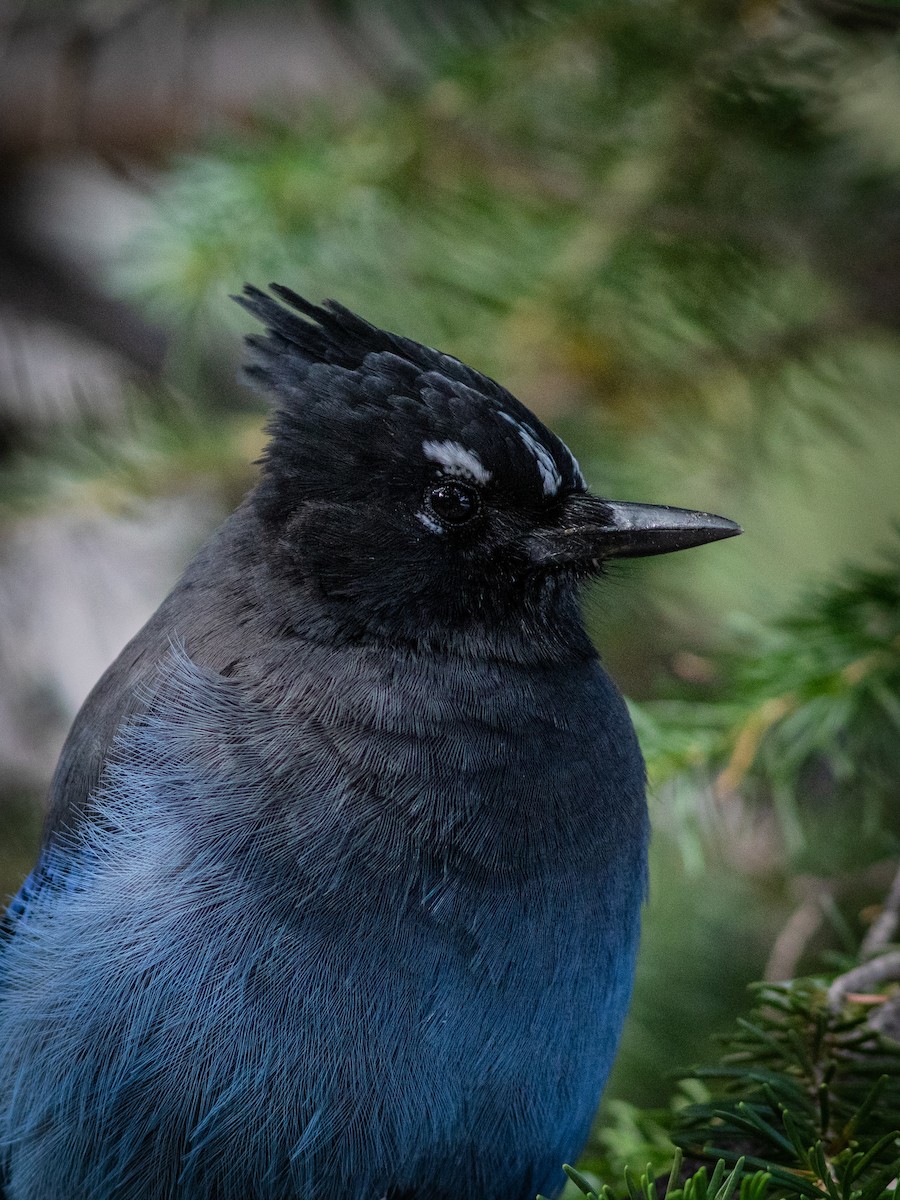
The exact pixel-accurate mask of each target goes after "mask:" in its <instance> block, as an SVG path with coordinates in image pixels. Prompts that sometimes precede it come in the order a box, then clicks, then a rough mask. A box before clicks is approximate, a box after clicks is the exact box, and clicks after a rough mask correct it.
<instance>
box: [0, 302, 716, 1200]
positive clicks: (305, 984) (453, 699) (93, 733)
mask: <svg viewBox="0 0 900 1200" xmlns="http://www.w3.org/2000/svg"><path fill="white" fill-rule="evenodd" d="M288 299H290V300H291V302H292V303H293V304H294V306H295V307H299V308H300V309H301V311H302V312H304V313H306V315H307V316H312V317H313V318H314V319H315V321H316V322H317V324H313V323H311V322H308V321H301V320H300V319H299V318H297V317H295V316H292V315H290V314H287V313H286V311H285V310H283V309H281V308H280V307H278V306H277V305H276V304H275V303H274V302H273V301H271V300H269V299H268V298H265V297H261V295H260V294H259V293H250V299H249V301H248V303H249V305H250V307H252V308H253V309H254V311H256V312H257V313H259V315H262V316H263V317H265V318H266V319H267V320H268V321H269V323H270V333H269V336H268V338H267V339H266V340H260V341H259V342H257V343H256V347H255V349H256V361H257V374H262V375H263V376H265V380H264V381H265V382H267V383H268V384H269V385H270V386H272V387H274V388H275V390H276V391H277V392H278V393H279V395H281V396H282V397H285V396H286V397H287V403H286V405H285V407H283V408H282V409H281V410H280V411H279V413H278V414H277V415H276V418H275V423H274V428H273V433H274V440H273V444H272V447H270V451H269V454H268V457H267V461H266V464H265V467H264V475H263V481H262V483H261V485H260V488H259V489H258V490H257V492H256V493H254V494H252V495H251V497H250V500H249V501H248V503H247V504H245V506H244V507H243V508H242V509H241V510H239V511H238V513H237V514H235V516H234V517H233V518H232V519H231V521H230V522H229V523H228V525H226V527H225V528H224V530H223V531H222V532H221V533H220V534H219V535H218V537H217V538H216V539H214V540H213V542H212V543H211V544H210V546H209V547H208V548H207V549H206V550H205V551H204V552H202V553H201V555H200V556H199V557H198V559H197V560H196V561H195V563H194V564H193V566H192V567H191V568H190V569H189V571H188V573H187V575H186V576H185V579H184V580H183V581H182V583H181V584H180V585H179V587H178V588H177V589H176V590H175V592H173V594H172V596H170V598H169V599H168V600H167V601H166V602H165V603H164V605H163V606H162V608H161V609H160V610H159V612H158V613H157V615H156V617H155V618H154V619H153V621H151V623H150V624H149V625H148V626H147V627H146V629H145V630H144V631H143V632H142V634H140V635H139V637H138V638H137V639H136V640H135V642H134V643H132V645H131V646H130V647H129V648H127V649H126V651H125V652H123V655H122V657H121V658H120V660H119V661H118V662H117V664H115V665H114V667H113V668H112V669H111V671H110V673H108V675H107V676H106V677H105V679H104V680H103V681H101V684H100V685H98V689H96V691H95V693H94V694H93V695H92V697H91V699H90V700H89V701H88V704H87V705H86V707H85V709H84V710H83V712H82V715H81V716H80V717H79V720H78V721H77V722H76V726H75V728H74V729H73V732H72V735H71V736H70V741H69V744H68V746H67V750H66V752H64V755H63V759H62V760H61V764H60V768H59V770H58V773H57V778H56V784H55V792H54V802H53V808H52V809H51V818H50V822H49V825H48V833H47V839H46V844H45V847H44V849H43V851H42V856H41V860H40V862H39V864H38V867H37V868H36V870H35V872H34V873H33V875H32V877H31V878H30V879H29V881H28V882H27V883H26V885H25V886H24V888H23V890H22V893H20V897H19V898H18V900H17V901H16V902H14V904H13V906H12V907H11V909H10V912H9V914H8V916H7V926H6V937H5V948H4V949H3V951H2V958H0V1171H2V1176H3V1178H4V1180H5V1187H6V1191H7V1200H83V1198H87V1197H89V1198H90V1200H114V1198H115V1200H300V1198H301V1197H304V1198H307V1197H314V1198H315V1200H380V1198H381V1197H387V1198H388V1200H425V1198H426V1197H428V1198H429V1200H441V1198H443V1197H446V1198H448V1200H449V1197H450V1196H451V1195H452V1196H457V1195H468V1196H471V1197H472V1198H473V1200H476V1198H477V1200H501V1198H502V1200H529V1198H530V1197H532V1196H533V1195H534V1194H535V1192H537V1191H538V1190H541V1191H545V1192H550V1191H553V1190H555V1189H556V1188H557V1187H558V1186H559V1185H560V1184H561V1182H562V1177H561V1172H560V1164H561V1163H562V1161H563V1160H564V1159H567V1158H572V1157H573V1156H574V1155H575V1154H577V1152H578V1150H579V1148H580V1145H581V1144H582V1142H583V1140H584V1138H585V1137H586V1135H587V1130H588V1126H589V1123H590V1120H591V1117H592V1115H593V1112H594V1109H595V1107H596V1104H597V1101H598V1098H599V1095H600V1091H601V1089H602V1087H603V1083H604V1081H605V1079H606V1076H607V1073H608V1070H609V1067H610V1064H611V1061H612V1057H613V1054H614V1050H615V1046H616V1043H617V1040H618V1036H619V1032H620V1029H621V1025H622V1021H623V1019H624V1015H625V1011H626V1007H627V1003H628V997H629V993H630V989H631V980H632V976H633V967H634V957H635V952H636V946H637V938H638V926H639V910H640V904H641V899H642V896H643V892H644V876H645V860H646V840H647V822H646V808H645V802H644V779H643V765H642V762H641V758H640V753H639V750H638V748H637V744H636V741H635V738H634V733H633V730H632V728H631V724H630V721H629V719H628V715H627V712H626V710H625V707H624V704H623V703H622V700H621V698H620V697H619V695H618V693H617V692H616V690H615V688H614V686H613V685H612V683H611V682H610V681H609V679H608V678H607V676H606V675H605V674H604V672H603V670H602V669H601V667H600V665H599V663H598V661H597V659H596V655H595V654H594V652H593V650H592V648H591V647H590V644H589V643H588V641H587V639H586V637H585V635H584V631H583V628H582V626H581V622H580V619H579V617H578V612H577V586H576V585H577V583H578V580H579V578H581V577H584V576H585V575H586V574H589V573H590V571H591V570H592V569H593V567H592V563H593V560H594V559H596V558H598V557H602V556H603V554H604V553H615V552H616V550H615V546H616V545H617V542H616V539H617V538H621V539H624V542H623V543H622V544H625V543H626V542H627V545H628V546H629V547H632V546H633V543H634V538H635V537H636V536H644V537H647V538H653V539H656V541H659V539H660V538H663V539H665V537H666V536H671V530H677V531H678V535H679V536H680V537H681V538H682V542H681V544H690V543H685V542H684V540H683V539H684V537H685V536H686V535H685V533H684V530H685V528H686V527H687V526H686V523H685V520H680V523H677V522H676V519H675V518H673V517H671V516H670V517H669V518H667V519H668V521H669V524H668V526H665V525H664V524H661V523H660V519H659V518H658V513H659V512H662V511H664V510H653V511H654V513H655V514H657V516H656V517H655V518H654V520H655V522H656V523H655V524H654V525H653V526H652V530H651V532H650V533H647V530H648V529H651V527H650V525H649V524H645V527H644V533H640V528H641V527H640V524H639V522H638V523H636V522H635V520H634V519H633V518H634V514H633V513H632V514H630V515H629V517H628V521H629V522H630V523H628V522H626V521H625V519H624V518H622V517H620V516H619V515H618V513H617V511H616V506H612V505H609V504H606V503H605V502H600V501H595V500H593V499H592V498H591V497H588V496H587V495H586V493H585V492H584V485H583V481H581V479H580V474H579V473H578V471H577V466H576V465H575V464H574V460H572V459H571V456H570V455H569V454H568V451H566V450H565V447H563V446H562V443H559V442H558V440H557V439H555V438H553V435H552V434H550V433H549V431H546V430H544V429H543V427H542V426H540V424H539V423H538V422H537V421H536V420H535V419H534V418H533V417H531V416H530V415H529V414H527V411H526V410H524V409H522V408H521V406H518V405H517V402H515V401H514V400H513V398H512V397H510V396H509V395H508V393H505V392H503V390H502V389H500V388H499V387H498V386H497V385H496V384H493V383H491V381H488V380H483V379H482V378H481V377H479V376H476V375H475V373H474V372H471V371H469V369H468V368H465V367H463V366H462V365H461V364H457V363H455V360H452V359H447V358H445V357H443V356H438V355H436V353H435V352H434V351H429V350H426V349H425V348H422V347H416V346H415V344H414V343H407V342H404V341H403V340H402V339H397V338H393V337H392V336H391V335H387V334H382V333H381V332H380V331H377V330H373V329H372V327H370V326H367V325H365V323H364V322H361V321H359V319H358V318H354V317H352V316H351V315H350V314H347V313H345V311H344V310H340V309H337V308H334V309H331V310H318V309H312V308H311V307H310V306H305V304H304V302H302V301H299V299H298V298H296V297H290V296H288ZM437 365H440V366H441V369H442V371H443V372H444V374H443V375H441V376H440V377H437V376H436V371H437ZM423 373H424V374H423ZM426 375H427V380H426V382H425V383H423V378H425V376H426ZM448 379H449V381H450V382H449V383H448ZM441 380H443V382H441ZM476 383H477V384H478V386H479V387H480V389H481V390H480V391H477V392H476V391H475V390H474V387H475V384H476ZM304 389H305V390H304ZM298 395H299V397H300V399H298ZM300 400H302V402H303V404H305V409H304V408H303V407H302V405H301V403H300ZM510 413H511V414H512V416H510ZM498 415H499V416H500V417H503V418H504V419H502V420H498V419H497V418H498ZM391 416H393V418H394V419H395V426H394V427H393V428H388V429H387V430H386V431H383V430H382V429H381V426H382V424H383V423H384V421H385V419H386V417H391ZM348 420H349V430H348V429H347V428H346V425H347V422H348ZM342 422H343V423H342ZM329 423H330V424H329ZM323 425H324V426H325V429H324V432H323ZM304 427H305V431H306V434H307V435H308V440H309V441H310V442H311V443H312V445H313V453H314V454H319V456H320V451H317V450H316V440H317V437H318V438H319V439H320V441H321V439H323V438H324V440H325V442H326V443H327V445H328V446H330V447H331V452H332V454H333V455H336V456H337V457H336V458H335V459H334V461H333V462H332V465H331V473H330V474H329V469H328V464H327V463H326V464H324V465H323V464H322V463H320V462H319V461H311V462H310V463H309V464H306V463H305V462H304V461H303V455H304V453H305V452H304V450H303V449H302V444H303V436H304ZM411 427H412V432H411V433H410V429H411ZM366 430H368V435H367V434H366ZM486 431H489V433H488V432H486ZM404 439H405V440H404ZM423 447H424V452H423ZM536 447H537V449H536ZM379 456H380V457H379ZM525 474H528V478H527V479H524V480H523V479H521V478H519V476H523V475H525ZM366 486H368V487H369V489H370V492H371V495H370V496H369V503H367V504H365V505H364V504H363V500H364V499H365V498H366V496H367V494H368V493H367V492H366ZM361 488H362V490H360V489H361ZM279 498H280V500H279ZM354 505H356V506H357V507H356V508H355V509H354V508H353V506H354ZM622 507H629V506H619V508H622ZM631 507H634V508H636V507H637V506H631ZM348 509H350V510H352V511H351V512H350V514H349V515H348ZM576 511H577V516H578V519H577V520H574V518H573V513H574V512H576ZM648 511H649V510H648ZM667 511H669V512H673V511H674V512H677V510H667ZM611 514H612V515H611ZM351 517H353V520H352V521H351ZM709 520H710V521H715V520H719V519H718V518H710V519H709ZM348 522H349V523H348ZM636 529H638V530H639V532H638V534H636V533H635V530H636ZM592 531H593V532H592ZM689 536H693V537H694V544H696V542H697V541H702V540H710V539H711V538H712V537H714V536H725V535H724V534H722V533H719V534H718V535H717V534H713V533H708V536H706V537H699V536H696V529H695V530H694V534H692V535H689ZM586 541H587V543H589V545H588V546H587V549H586V548H585V544H584V543H585V542H586ZM649 544H650V543H649V542H648V545H649ZM654 544H655V543H654ZM610 546H612V547H613V549H611V550H610V549H609V547H610ZM664 548H674V547H664ZM588 550H590V551H591V553H588ZM620 552H621V553H635V552H640V551H635V550H634V549H633V548H632V549H624V550H621V551H620ZM645 552H653V551H650V550H647V551H645Z"/></svg>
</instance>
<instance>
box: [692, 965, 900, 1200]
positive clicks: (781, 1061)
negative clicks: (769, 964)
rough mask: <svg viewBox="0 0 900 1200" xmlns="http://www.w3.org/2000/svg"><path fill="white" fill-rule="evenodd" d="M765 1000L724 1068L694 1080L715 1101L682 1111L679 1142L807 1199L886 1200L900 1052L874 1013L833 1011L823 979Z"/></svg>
mask: <svg viewBox="0 0 900 1200" xmlns="http://www.w3.org/2000/svg"><path fill="white" fill-rule="evenodd" d="M754 1000H755V1007H754V1011H753V1013H752V1014H751V1017H750V1019H748V1020H741V1021H739V1022H738V1026H737V1029H736V1030H735V1032H734V1034H733V1035H732V1036H731V1037H730V1038H729V1040H728V1045H727V1051H726V1054H725V1056H724V1057H723V1059H722V1062H721V1064H720V1065H719V1066H718V1067H715V1068H703V1069H698V1070H697V1071H696V1072H694V1074H693V1076H692V1077H693V1078H694V1079H699V1080H702V1081H703V1082H704V1083H706V1084H707V1085H708V1086H709V1088H710V1092H711V1096H710V1099H709V1100H708V1101H706V1102H705V1103H701V1104H690V1105H688V1106H686V1107H684V1108H682V1109H681V1110H680V1112H679V1113H678V1115H677V1119H676V1124H675V1129H674V1132H673V1137H674V1139H675V1141H676V1142H677V1143H678V1144H679V1145H680V1146H682V1148H683V1149H684V1150H685V1152H687V1153H690V1154H694V1155H698V1156H702V1157H706V1158H716V1157H722V1158H724V1159H725V1160H726V1161H729V1162H734V1161H735V1160H736V1159H737V1157H738V1154H741V1155H742V1156H744V1157H745V1158H746V1161H747V1163H748V1164H749V1165H751V1166H759V1167H764V1168H765V1170H767V1171H768V1172H769V1174H770V1175H771V1177H772V1182H773V1184H774V1185H776V1186H779V1187H783V1188H790V1189H792V1190H793V1191H794V1192H796V1193H798V1194H800V1195H804V1196H809V1197H819V1196H821V1195H823V1194H826V1195H828V1196H829V1197H830V1198H831V1200H850V1197H866V1200H875V1198H876V1197H879V1196H881V1195H882V1194H883V1192H885V1191H886V1190H887V1188H888V1184H889V1183H890V1182H891V1181H892V1180H895V1178H896V1176H897V1174H898V1172H900V1128H898V1126H900V1044H898V1043H896V1042H892V1041H890V1040H888V1039H886V1038H883V1037H882V1036H881V1035H880V1034H879V1033H877V1032H876V1031H875V1030H873V1029H872V1028H871V1027H870V1026H869V1025H868V1024H867V1017H868V1012H867V1009H866V1008H865V1007H864V1006H863V1005H860V1004H852V1003H851V1004H848V1005H845V1006H843V1007H841V1008H835V1009H833V1008H832V1007H831V1006H830V1005H829V1000H828V993H827V987H826V985H825V983H824V982H823V981H822V980H814V979H813V980H808V979H807V980H797V981H794V982H792V983H788V984H781V985H773V984H766V985H759V986H757V988H756V989H755V996H754ZM882 1002H885V1001H884V999H882Z"/></svg>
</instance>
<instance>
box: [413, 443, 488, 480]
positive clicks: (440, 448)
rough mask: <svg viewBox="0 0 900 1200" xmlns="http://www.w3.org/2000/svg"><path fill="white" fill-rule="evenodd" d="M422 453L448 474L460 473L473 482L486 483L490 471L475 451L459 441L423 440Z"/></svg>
mask: <svg viewBox="0 0 900 1200" xmlns="http://www.w3.org/2000/svg"><path fill="white" fill-rule="evenodd" d="M422 453H423V454H424V455H425V457H426V458H430V459H431V461H432V462H435V463H437V464H438V466H440V467H443V469H444V471H445V472H446V473H447V474H448V475H462V476H464V477H465V478H466V479H471V480H472V482H473V483H487V482H488V481H489V480H490V478H491V473H490V471H489V470H488V469H487V467H486V466H485V465H484V463H483V462H482V461H481V459H480V458H479V457H478V455H477V454H476V453H475V451H474V450H467V449H466V447H465V446H462V445H460V443H459V442H423V443H422Z"/></svg>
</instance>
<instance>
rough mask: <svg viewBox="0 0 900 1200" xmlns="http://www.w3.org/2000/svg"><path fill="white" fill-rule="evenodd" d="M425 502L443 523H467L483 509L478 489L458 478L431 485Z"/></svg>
mask: <svg viewBox="0 0 900 1200" xmlns="http://www.w3.org/2000/svg"><path fill="white" fill-rule="evenodd" d="M425 503H426V505H427V506H428V508H429V509H430V510H431V512H432V513H433V515H434V516H435V517H437V519H438V520H439V521H440V522H441V524H442V525H465V524H466V522H467V521H471V520H472V519H473V517H477V516H478V514H479V512H480V511H481V497H480V496H479V494H478V489H477V488H475V487H473V486H472V485H471V484H470V483H460V482H459V480H456V479H451V480H448V481H447V482H446V483H436V484H434V485H433V486H432V487H430V488H429V489H428V491H427V492H426V493H425Z"/></svg>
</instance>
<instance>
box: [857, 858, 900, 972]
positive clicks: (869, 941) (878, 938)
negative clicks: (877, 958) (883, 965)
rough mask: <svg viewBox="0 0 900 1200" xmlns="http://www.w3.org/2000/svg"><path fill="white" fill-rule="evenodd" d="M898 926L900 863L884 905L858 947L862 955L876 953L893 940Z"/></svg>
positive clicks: (899, 919) (899, 926)
mask: <svg viewBox="0 0 900 1200" xmlns="http://www.w3.org/2000/svg"><path fill="white" fill-rule="evenodd" d="M898 928H900V864H898V866H897V873H896V874H895V875H894V882H893V883H892V884H891V890H890V891H889V892H888V894H887V899H886V900H885V902H884V906H883V908H882V910H881V912H880V913H879V914H878V916H877V917H876V919H875V920H874V921H873V922H872V927H871V928H870V929H869V932H868V933H867V934H866V936H865V937H864V938H863V944H862V946H861V948H860V953H861V955H862V957H863V958H871V957H872V955H874V954H878V953H879V952H880V951H881V950H883V949H884V947H885V946H887V945H888V944H889V943H890V942H893V941H894V940H895V934H896V933H897V930H898Z"/></svg>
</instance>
